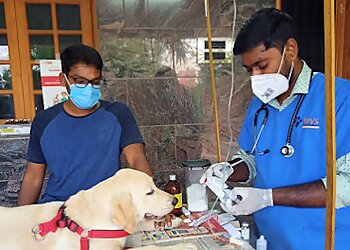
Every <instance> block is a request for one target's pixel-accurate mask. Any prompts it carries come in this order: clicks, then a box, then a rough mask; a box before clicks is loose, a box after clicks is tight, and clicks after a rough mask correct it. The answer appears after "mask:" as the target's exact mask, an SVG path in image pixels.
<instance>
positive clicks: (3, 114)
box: [0, 95, 15, 119]
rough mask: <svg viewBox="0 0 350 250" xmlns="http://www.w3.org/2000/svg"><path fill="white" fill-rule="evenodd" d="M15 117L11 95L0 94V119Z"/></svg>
mask: <svg viewBox="0 0 350 250" xmlns="http://www.w3.org/2000/svg"><path fill="white" fill-rule="evenodd" d="M13 118H15V107H14V104H13V96H12V95H0V119H13Z"/></svg>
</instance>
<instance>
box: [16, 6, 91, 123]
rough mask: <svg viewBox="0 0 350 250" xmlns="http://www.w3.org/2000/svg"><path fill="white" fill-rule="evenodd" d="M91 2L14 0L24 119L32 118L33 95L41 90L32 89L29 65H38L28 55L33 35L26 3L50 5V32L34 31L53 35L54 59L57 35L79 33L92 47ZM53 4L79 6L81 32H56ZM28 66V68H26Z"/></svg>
mask: <svg viewBox="0 0 350 250" xmlns="http://www.w3.org/2000/svg"><path fill="white" fill-rule="evenodd" d="M90 1H91V0H16V1H15V8H16V11H17V22H18V24H17V27H18V41H19V44H21V46H19V51H20V55H21V69H22V81H23V92H24V93H25V95H24V98H23V99H24V113H25V114H26V117H29V118H34V116H35V99H34V95H35V94H41V93H42V91H41V90H34V89H33V77H32V69H31V65H32V64H33V63H38V61H37V60H34V61H33V60H32V59H31V55H30V44H29V35H30V34H33V31H32V30H29V29H28V28H27V19H26V18H27V16H26V8H25V4H26V3H42V4H51V14H52V20H53V22H52V30H41V31H38V32H37V31H35V34H36V33H38V34H43V35H44V34H48V35H51V34H52V35H53V39H54V48H55V57H56V58H58V57H59V44H58V35H59V34H75V33H79V34H81V36H82V42H83V43H84V44H86V45H89V46H92V47H94V38H93V37H94V32H93V25H92V19H93V11H92V9H91V8H92V6H91V2H90ZM55 4H79V5H80V21H81V31H58V29H57V19H56V8H54V5H55ZM84 13H90V14H89V15H84ZM84 34H86V35H84ZM29 65H30V68H28V67H29Z"/></svg>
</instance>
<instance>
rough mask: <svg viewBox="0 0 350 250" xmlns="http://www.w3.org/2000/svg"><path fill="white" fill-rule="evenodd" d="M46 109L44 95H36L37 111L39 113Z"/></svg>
mask: <svg viewBox="0 0 350 250" xmlns="http://www.w3.org/2000/svg"><path fill="white" fill-rule="evenodd" d="M42 109H44V102H43V96H42V95H35V111H36V113H38V112H39V111H40V110H42Z"/></svg>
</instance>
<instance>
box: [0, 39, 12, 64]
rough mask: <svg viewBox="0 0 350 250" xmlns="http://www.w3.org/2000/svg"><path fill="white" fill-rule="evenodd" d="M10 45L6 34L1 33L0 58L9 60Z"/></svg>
mask: <svg viewBox="0 0 350 250" xmlns="http://www.w3.org/2000/svg"><path fill="white" fill-rule="evenodd" d="M9 58H10V57H9V45H8V43H7V36H6V34H1V35H0V60H9Z"/></svg>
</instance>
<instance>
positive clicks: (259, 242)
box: [256, 235, 267, 250]
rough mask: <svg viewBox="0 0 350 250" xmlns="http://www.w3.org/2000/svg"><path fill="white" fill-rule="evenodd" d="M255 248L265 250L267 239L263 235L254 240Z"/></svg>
mask: <svg viewBox="0 0 350 250" xmlns="http://www.w3.org/2000/svg"><path fill="white" fill-rule="evenodd" d="M256 250H267V241H266V240H265V237H264V235H260V238H259V239H257V240H256Z"/></svg>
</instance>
